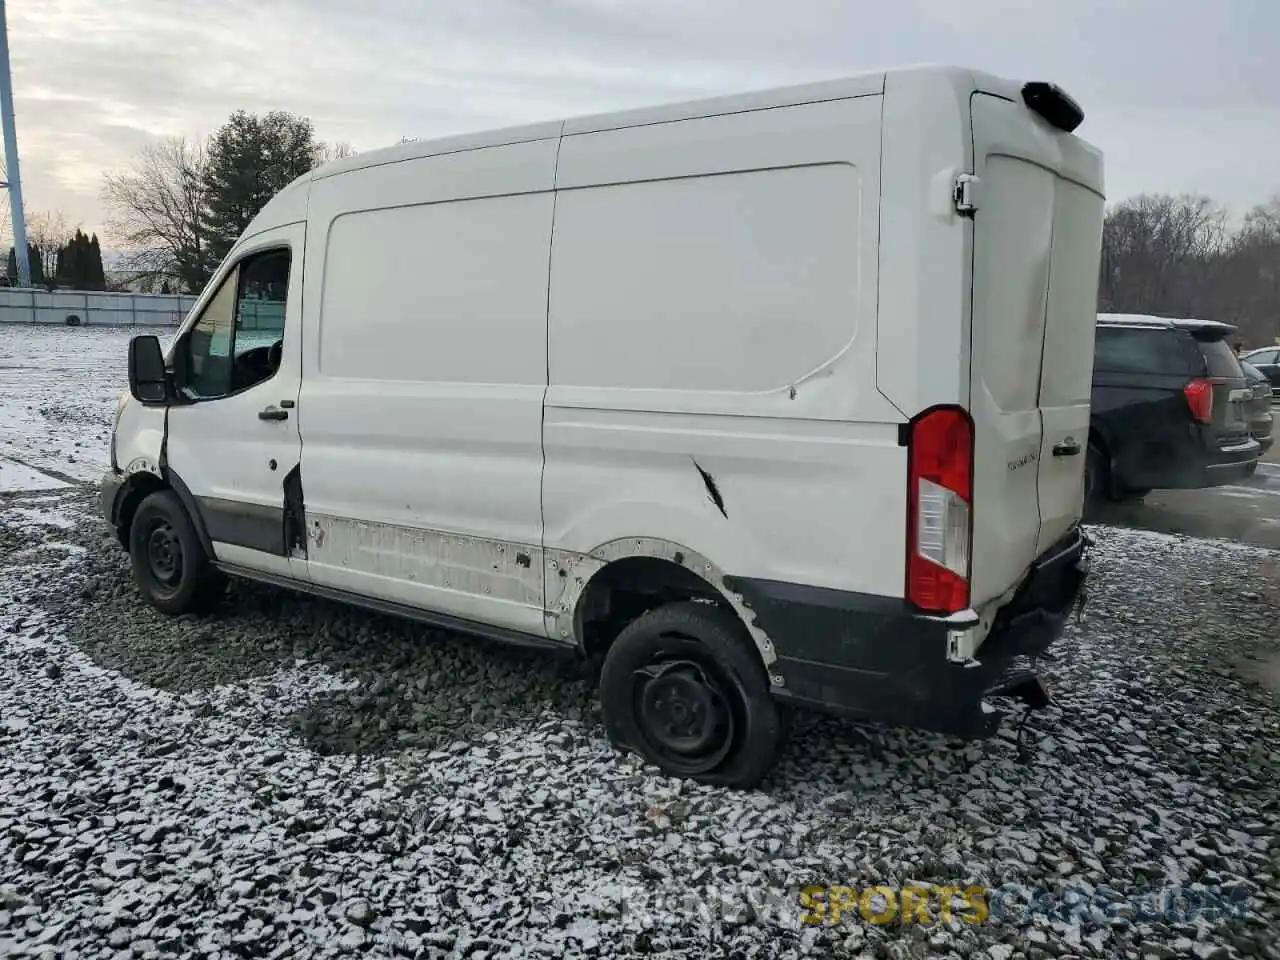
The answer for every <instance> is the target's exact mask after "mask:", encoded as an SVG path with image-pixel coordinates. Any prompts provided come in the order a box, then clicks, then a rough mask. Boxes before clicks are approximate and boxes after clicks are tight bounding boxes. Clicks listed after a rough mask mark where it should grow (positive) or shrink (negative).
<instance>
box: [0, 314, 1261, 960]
mask: <svg viewBox="0 0 1280 960" xmlns="http://www.w3.org/2000/svg"><path fill="white" fill-rule="evenodd" d="M50 332H51V334H56V335H59V336H64V337H66V336H68V335H69V336H72V337H82V335H83V334H84V333H85V331H83V330H81V331H75V332H74V333H71V332H67V331H62V330H60V329H59V330H52V329H51V331H50ZM98 333H99V335H100V336H101V338H102V339H103V340H104V341H107V340H110V339H111V338H112V337H114V336H115V335H114V334H110V333H101V332H98ZM6 335H7V331H6V330H5V329H4V328H0V338H3V337H5V336H6ZM31 339H32V341H33V342H37V341H41V337H39V336H35V335H32V338H31ZM116 339H117V340H118V342H119V346H120V347H121V350H123V344H124V342H125V341H127V337H124V338H118V337H117V338H116ZM0 343H6V344H7V343H10V341H7V340H0ZM64 343H66V344H68V346H65V347H63V348H59V347H58V344H57V341H56V338H51V339H49V340H48V341H47V342H44V346H43V347H41V349H43V350H46V351H47V352H48V355H49V356H50V357H51V358H52V363H53V364H54V365H57V364H61V363H63V362H64V361H63V360H62V359H61V358H60V354H59V349H62V350H63V352H68V351H70V350H71V349H72V348H71V347H70V346H69V341H64ZM81 348H83V350H81ZM8 349H9V347H7V346H6V347H4V348H3V350H8ZM75 351H76V352H78V353H80V352H82V353H83V355H85V356H88V355H89V354H90V353H94V355H97V356H102V357H105V356H107V355H108V354H109V353H110V350H108V349H107V347H106V346H104V345H103V344H99V345H98V346H96V347H92V348H90V346H88V344H87V342H86V341H85V340H84V339H83V338H82V339H77V340H75ZM0 352H2V351H0ZM121 355H122V354H121ZM121 368H122V367H121ZM111 369H112V368H111V367H110V366H109V364H107V363H106V362H105V361H104V362H103V365H102V366H101V367H99V368H98V376H100V377H102V378H103V379H109V378H110V377H111V376H114V374H112V373H111V372H110V371H111ZM86 377H87V374H86V375H85V377H82V378H81V382H77V381H76V380H74V379H72V378H66V379H65V380H63V381H57V380H56V379H52V380H47V381H46V391H47V392H48V394H49V396H48V397H47V399H48V401H49V402H50V403H52V404H57V405H59V408H60V409H65V410H67V411H72V412H74V411H80V413H79V414H76V415H68V416H65V417H63V418H62V420H61V421H60V424H61V426H60V430H61V432H60V433H56V435H55V432H50V433H49V434H48V438H49V441H50V444H49V449H57V450H59V451H61V452H62V454H67V453H68V451H82V450H84V449H85V447H84V446H81V447H76V446H75V442H76V441H77V440H80V442H81V443H82V444H85V443H87V442H88V440H89V439H90V438H91V437H92V436H93V435H94V434H95V432H96V431H97V430H98V429H99V428H100V425H101V422H104V421H105V420H106V419H107V418H109V415H110V406H111V402H112V400H113V398H114V392H115V390H116V389H117V385H116V384H114V383H113V384H112V385H111V386H109V387H108V386H101V387H99V386H94V385H92V384H85V383H84V382H82V381H83V380H84V379H85V378H86ZM2 389H4V390H6V391H9V396H10V397H12V396H13V395H15V394H18V393H20V392H21V391H18V390H16V389H15V388H14V387H13V385H12V383H11V382H10V381H8V380H6V381H4V386H3V388H2ZM82 395H83V396H89V397H91V398H92V397H96V398H97V399H96V400H90V401H88V402H87V403H86V404H85V406H83V407H80V406H77V404H78V400H77V397H80V396H82ZM8 404H9V401H7V400H6V401H3V402H0V423H10V424H11V423H12V422H13V420H12V418H10V419H5V417H7V413H8V410H9V405H8ZM95 411H96V412H95ZM95 418H96V419H95ZM24 424H25V425H24ZM46 426H49V425H47V424H46V423H45V422H44V419H43V418H41V419H34V420H30V421H23V423H22V424H19V426H18V428H17V432H18V433H21V431H23V430H29V431H31V432H33V433H34V435H36V436H41V437H43V436H45V434H44V433H43V431H44V430H45V429H46ZM77 431H80V432H79V433H77ZM72 455H74V454H72ZM23 459H24V462H28V461H27V458H23ZM77 462H78V459H77ZM56 469H58V470H59V472H67V471H65V470H64V469H63V468H61V467H59V468H56ZM29 489H31V490H32V491H33V492H30V493H18V494H12V493H10V494H0V955H6V956H7V955H19V954H23V953H25V954H26V955H30V956H55V955H59V954H61V955H64V956H68V957H76V958H80V957H86V958H99V957H101V958H115V957H120V958H124V957H126V956H132V957H144V958H145V957H159V956H208V957H217V956H225V957H247V956H254V957H283V956H291V957H292V956H302V957H305V956H323V957H329V956H341V955H346V954H352V955H355V954H358V953H368V954H370V955H374V956H392V955H395V956H426V957H458V958H461V957H488V958H498V957H517V956H519V957H527V956H552V957H556V956H594V957H602V958H604V957H620V956H634V955H641V954H665V955H669V956H673V957H690V958H692V957H699V958H700V957H707V956H726V957H728V956H734V957H739V956H740V957H761V958H764V957H794V956H804V955H812V956H835V957H889V958H907V957H932V956H940V957H972V958H978V960H982V958H987V957H990V958H997V957H1003V958H1012V957H1028V958H1035V960H1041V958H1047V957H1051V956H1078V957H1107V958H1111V957H1125V958H1133V960H1140V958H1145V957H1148V956H1155V957H1161V958H1165V957H1174V956H1189V957H1202V958H1232V957H1268V958H1280V950H1278V949H1277V947H1276V942H1275V941H1276V938H1275V930H1276V929H1277V928H1280V880H1278V879H1277V876H1278V875H1280V706H1278V705H1277V701H1276V699H1275V697H1274V696H1273V695H1272V694H1270V693H1269V692H1267V691H1266V690H1264V689H1263V688H1262V687H1260V686H1257V685H1255V684H1254V683H1253V682H1251V681H1249V680H1247V679H1245V678H1244V675H1243V673H1242V671H1240V670H1238V669H1237V666H1236V661H1238V660H1241V659H1243V660H1247V661H1249V662H1263V661H1265V660H1267V659H1269V658H1270V657H1273V656H1274V655H1275V654H1276V649H1277V647H1276V639H1275V628H1274V624H1275V623H1276V621H1277V615H1278V614H1280V579H1278V578H1277V572H1278V571H1280V554H1276V553H1271V552H1267V551H1262V550H1259V549H1257V548H1254V547H1244V546H1242V545H1239V544H1234V543H1231V542H1227V541H1221V542H1215V541H1206V540H1195V539H1189V538H1186V537H1178V536H1167V535H1160V534H1151V533H1145V532H1140V531H1131V530H1116V529H1107V528H1098V529H1097V530H1096V531H1095V533H1096V536H1097V537H1098V544H1097V547H1096V560H1095V576H1094V577H1093V580H1092V586H1091V590H1090V599H1089V603H1088V605H1087V607H1086V608H1085V615H1084V619H1083V620H1082V621H1081V622H1079V623H1076V624H1073V625H1072V627H1071V628H1070V629H1069V633H1068V635H1067V637H1065V638H1064V641H1063V642H1062V644H1061V646H1060V648H1059V653H1060V658H1059V660H1058V661H1057V662H1055V663H1053V664H1051V665H1049V669H1048V679H1049V682H1050V684H1051V687H1052V689H1053V690H1054V692H1055V695H1056V698H1057V700H1056V703H1055V705H1054V706H1052V707H1050V708H1049V709H1048V710H1046V711H1045V712H1044V713H1043V714H1041V715H1039V716H1037V717H1036V718H1034V719H1033V720H1032V721H1031V722H1030V724H1029V726H1028V730H1029V737H1028V738H1027V740H1028V743H1029V746H1030V749H1029V752H1028V754H1027V755H1026V756H1025V757H1024V756H1023V755H1021V754H1020V753H1019V751H1018V749H1017V743H1016V738H1015V734H1014V731H1013V730H1012V729H1006V730H1004V731H1002V733H1001V734H1000V735H999V736H997V737H996V738H995V739H993V740H992V741H990V742H987V743H985V744H970V745H962V744H956V743H953V742H950V741H948V740H946V739H944V738H941V737H934V736H929V735H924V734H919V733H915V732H911V731H904V730H882V731H876V730H868V729H863V728H857V727H853V726H850V725H847V724H843V723H838V722H834V721H831V720H826V719H821V718H816V717H810V716H801V717H799V718H798V720H797V725H796V729H795V732H794V735H793V739H792V743H791V746H790V749H789V751H788V753H787V755H786V757H785V759H784V762H783V763H782V764H781V765H780V767H779V768H778V770H777V772H776V774H775V775H774V776H773V777H771V778H770V781H769V782H768V784H766V786H765V787H764V788H763V789H761V790H756V791H748V792H735V791H725V790H718V789H712V788H706V787H700V786H696V785H692V784H689V783H686V782H681V781H675V780H670V779H666V778H663V777H658V776H656V775H655V774H654V771H652V770H651V769H648V768H646V767H644V766H643V765H641V764H640V763H639V762H638V761H636V760H635V759H634V758H631V757H625V756H622V755H619V754H617V753H616V752H614V751H613V750H612V748H611V747H610V746H609V744H608V742H607V740H606V739H605V737H604V733H603V730H602V728H601V724H600V720H599V713H598V707H597V704H596V701H595V696H594V692H593V690H592V687H591V684H590V682H589V681H588V680H587V679H585V678H584V677H583V676H582V673H581V671H580V670H578V669H577V668H576V666H575V665H574V664H572V663H567V662H563V661H560V660H557V659H554V658H550V657H547V656H544V655H540V654H535V653H531V652H529V651H522V650H513V649H509V648H504V647H500V646H494V645H491V644H486V643H482V642H479V641H476V640H471V639H467V638H464V637H459V636H454V635H449V634H445V633H443V632H441V631H435V630H431V629H426V628H423V627H421V626H416V625H412V624H407V623H403V622H399V621H395V620H391V619H388V618H385V617H379V616H374V615H370V614H366V613H363V612H360V611H355V610H350V609H346V608H342V607H339V606H337V605H334V604H330V603H326V602H324V601H319V600H313V599H309V598H304V597H300V596H296V595H292V594H289V593H286V592H282V591H278V590H274V589H268V588H265V587H259V586H255V585H250V584H235V585H234V586H233V589H232V592H231V593H230V594H229V596H228V598H227V600H226V602H225V603H224V604H223V605H222V606H221V608H220V609H219V610H218V611H217V612H216V613H215V614H214V615H212V616H210V617H208V618H204V619H189V618H179V619H169V618H164V617H162V616H160V615H158V614H156V613H155V612H154V611H152V610H150V608H147V607H145V606H143V605H142V604H140V603H139V601H138V598H137V594H136V591H135V590H134V588H133V586H132V584H131V582H130V580H129V576H128V568H127V559H126V558H125V557H124V555H123V554H122V553H121V552H120V550H119V549H118V546H117V545H116V544H115V542H114V540H113V538H112V537H111V536H110V534H109V532H108V531H107V530H106V529H105V527H104V526H103V525H102V524H101V523H100V522H98V521H97V519H96V514H95V510H96V504H95V502H94V496H93V491H92V489H91V488H89V487H86V486H69V487H66V488H63V489H61V490H39V489H38V487H31V488H29ZM875 885H882V886H886V887H889V888H891V890H897V889H900V888H901V887H902V886H905V885H912V886H917V887H921V888H924V889H925V890H926V893H925V897H926V902H927V904H928V910H929V913H928V916H927V918H928V919H929V920H930V922H928V923H918V922H915V923H913V922H904V919H903V917H902V915H901V914H897V915H895V917H894V919H893V920H892V921H891V922H890V923H887V924H876V923H871V922H868V921H866V920H865V919H863V918H862V917H860V916H859V909H858V907H852V908H850V909H847V910H846V911H845V913H844V917H843V920H842V921H841V922H838V923H837V922H831V921H830V919H828V920H827V921H826V922H822V923H817V924H808V923H805V922H803V918H804V916H805V914H806V913H808V912H809V905H807V904H806V903H805V902H804V901H802V898H801V896H802V893H801V892H802V890H803V889H804V888H805V887H809V886H819V887H831V888H851V889H852V891H853V892H852V893H850V891H849V890H844V891H837V892H835V893H833V896H835V897H840V898H848V897H850V896H853V897H856V896H857V894H858V892H860V891H862V890H865V889H866V888H868V887H870V886H875ZM974 885H977V886H982V887H984V888H986V889H987V891H988V893H987V895H986V903H987V905H988V913H989V916H988V917H987V919H986V921H985V922H982V923H973V922H970V921H971V920H972V919H973V914H972V912H971V911H966V910H964V909H962V905H961V903H960V901H959V900H957V905H956V907H955V910H956V912H955V914H954V915H953V917H952V919H951V921H950V922H944V921H943V920H942V919H941V918H940V916H939V914H940V907H941V903H942V899H941V898H942V897H943V896H946V897H948V898H950V897H951V894H950V893H946V892H945V888H946V887H949V886H955V887H961V888H964V887H968V886H974ZM879 902H880V901H879V900H875V901H873V900H871V899H870V898H869V899H868V901H867V907H868V911H870V908H871V907H872V906H875V905H877V904H878V903H879ZM962 917H965V918H967V919H962ZM814 919H817V918H814ZM916 919H919V918H916Z"/></svg>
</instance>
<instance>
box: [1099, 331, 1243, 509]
mask: <svg viewBox="0 0 1280 960" xmlns="http://www.w3.org/2000/svg"><path fill="white" fill-rule="evenodd" d="M1234 331H1235V327H1232V326H1230V325H1229V324H1225V323H1217V322H1214V321H1211V320H1166V319H1163V318H1159V317H1145V316H1133V315H1128V314H1103V315H1101V316H1099V317H1098V328H1097V340H1096V343H1095V347H1094V361H1093V396H1092V417H1091V424H1090V430H1089V452H1088V463H1087V466H1086V469H1085V495H1086V497H1087V498H1088V499H1090V500H1093V501H1097V500H1102V499H1113V500H1119V499H1124V498H1126V497H1130V496H1141V495H1142V494H1144V493H1146V492H1147V491H1148V490H1152V489H1156V488H1172V487H1182V488H1186V487H1212V486H1217V485H1219V484H1224V483H1235V482H1237V481H1239V480H1242V479H1244V478H1246V477H1248V476H1250V475H1251V474H1252V473H1253V472H1254V470H1255V469H1257V463H1258V458H1259V457H1260V456H1261V455H1262V448H1261V446H1260V445H1259V444H1258V441H1257V440H1255V439H1254V438H1253V436H1251V434H1250V430H1249V403H1250V400H1251V398H1252V390H1251V388H1250V384H1249V382H1248V381H1247V380H1246V379H1245V375H1244V371H1243V370H1242V369H1241V367H1240V362H1239V361H1238V360H1237V359H1236V356H1235V354H1234V353H1233V352H1232V350H1231V347H1230V346H1228V344H1227V339H1226V338H1227V337H1228V336H1230V335H1231V334H1232V333H1233V332H1234Z"/></svg>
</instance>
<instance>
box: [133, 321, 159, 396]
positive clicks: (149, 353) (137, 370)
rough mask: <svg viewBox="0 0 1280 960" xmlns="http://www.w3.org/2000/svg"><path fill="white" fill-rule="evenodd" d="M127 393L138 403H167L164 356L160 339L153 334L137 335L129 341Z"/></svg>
mask: <svg viewBox="0 0 1280 960" xmlns="http://www.w3.org/2000/svg"><path fill="white" fill-rule="evenodd" d="M129 392H130V393H131V394H133V398H134V399H135V400H137V401H139V402H140V403H144V404H149V405H162V404H165V403H168V402H169V378H168V375H167V374H166V373H165V369H164V354H162V353H161V352H160V339H159V338H158V337H156V336H155V335H153V334H149V333H148V334H139V335H138V336H136V337H134V338H133V339H132V340H130V341H129Z"/></svg>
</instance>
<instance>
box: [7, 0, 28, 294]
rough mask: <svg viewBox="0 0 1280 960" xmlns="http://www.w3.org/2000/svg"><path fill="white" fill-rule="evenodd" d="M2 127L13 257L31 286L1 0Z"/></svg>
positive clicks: (20, 279)
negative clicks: (11, 225)
mask: <svg viewBox="0 0 1280 960" xmlns="http://www.w3.org/2000/svg"><path fill="white" fill-rule="evenodd" d="M0 124H2V125H3V126H4V162H5V172H6V173H7V174H8V175H9V180H8V182H7V183H5V184H3V186H6V187H8V188H9V210H10V212H11V213H12V214H13V256H14V259H16V260H17V261H18V277H17V283H18V286H19V287H29V286H31V264H30V263H29V262H28V260H27V217H26V208H25V207H23V205H22V176H21V174H20V173H19V172H18V128H17V126H16V125H15V123H14V119H13V73H12V71H11V70H10V69H9V24H8V22H7V21H6V20H5V16H4V0H0Z"/></svg>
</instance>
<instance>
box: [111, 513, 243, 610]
mask: <svg viewBox="0 0 1280 960" xmlns="http://www.w3.org/2000/svg"><path fill="white" fill-rule="evenodd" d="M129 557H130V560H131V561H132V566H133V579H134V582H135V583H136V584H137V585H138V589H139V590H141V591H142V595H143V596H144V597H146V599H147V602H148V603H150V604H151V605H152V606H153V607H155V608H156V609H157V610H160V611H161V612H163V613H168V614H183V613H195V612H202V611H205V610H208V609H209V608H210V607H212V606H213V605H214V604H215V603H217V601H218V599H219V598H220V597H221V595H222V590H223V587H224V586H225V580H224V578H223V576H222V574H221V573H219V572H218V571H217V570H216V569H214V567H213V565H212V564H211V563H210V562H209V557H208V554H207V553H206V552H205V549H204V546H203V545H202V544H201V542H200V537H199V535H198V534H197V533H196V528H195V525H194V524H193V523H192V522H191V518H190V517H189V516H187V511H186V510H185V509H184V508H183V506H182V501H181V500H180V499H179V498H178V495H177V494H176V493H174V492H173V491H172V490H158V491H156V492H155V493H152V494H150V495H148V496H147V498H146V499H145V500H143V501H142V503H141V504H140V505H139V506H138V510H137V513H135V514H134V516H133V523H132V524H131V526H130V528H129Z"/></svg>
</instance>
